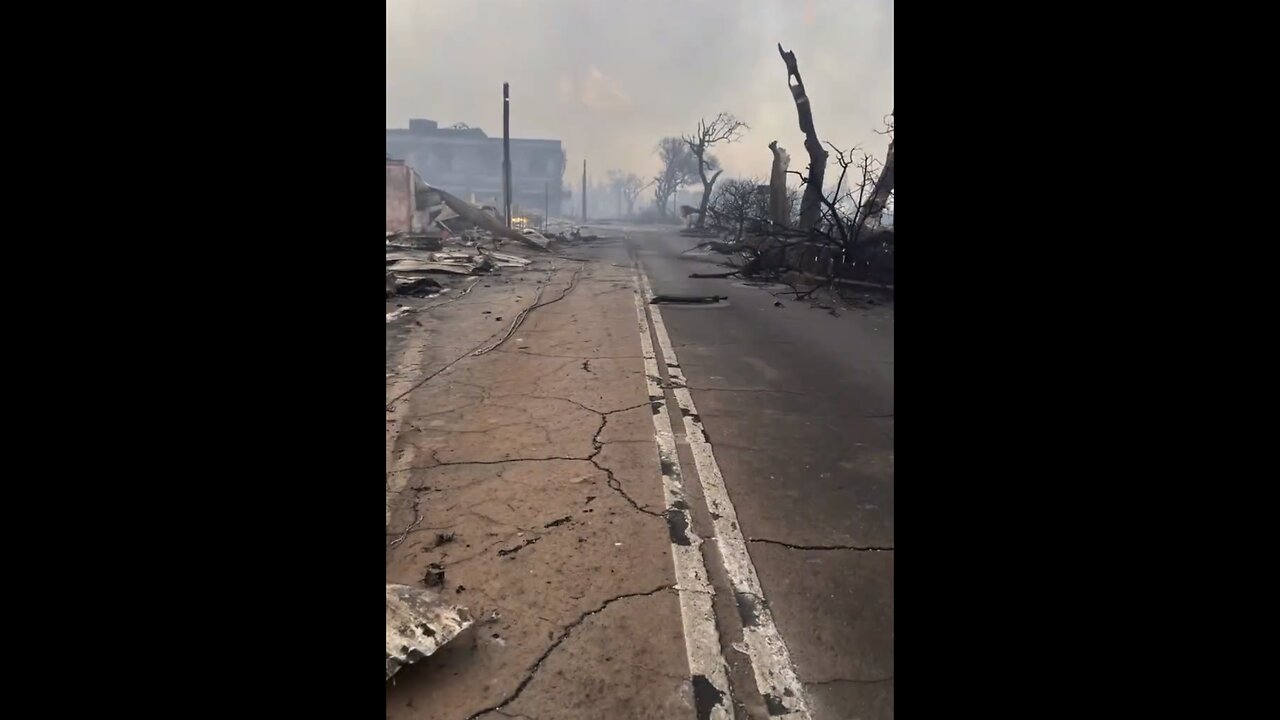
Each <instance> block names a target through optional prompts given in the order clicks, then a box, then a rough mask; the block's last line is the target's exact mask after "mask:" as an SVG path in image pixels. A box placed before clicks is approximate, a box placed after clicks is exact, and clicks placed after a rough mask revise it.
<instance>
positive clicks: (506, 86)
mask: <svg viewBox="0 0 1280 720" xmlns="http://www.w3.org/2000/svg"><path fill="white" fill-rule="evenodd" d="M510 89H511V83H502V209H503V213H502V214H503V216H504V217H505V218H506V219H507V227H508V228H510V227H511V95H510Z"/></svg>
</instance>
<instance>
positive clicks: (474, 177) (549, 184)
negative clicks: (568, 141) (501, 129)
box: [387, 119, 570, 214]
mask: <svg viewBox="0 0 1280 720" xmlns="http://www.w3.org/2000/svg"><path fill="white" fill-rule="evenodd" d="M387 156H388V158H393V159H396V160H399V161H402V163H403V164H404V165H405V166H407V167H408V168H410V169H412V170H414V171H416V172H417V174H418V175H419V176H421V177H422V178H424V179H425V180H426V181H427V182H428V183H430V184H431V185H432V186H433V187H438V188H441V189H443V190H446V191H448V192H450V193H453V194H454V195H457V196H458V197H460V198H463V199H464V200H467V201H469V202H472V203H476V204H480V205H486V204H493V205H495V206H498V207H501V204H502V137H501V136H499V137H489V136H488V135H486V134H485V132H484V131H483V130H481V129H480V128H473V127H466V126H454V127H440V126H439V123H437V122H436V121H434V120H424V119H413V120H410V121H409V127H408V129H403V128H387ZM390 162H391V161H390V160H388V163H390ZM388 168H390V164H388ZM390 172H391V171H390V169H388V177H389V176H390V175H389V174H390ZM564 172H565V154H564V150H563V148H562V147H561V145H560V141H559V140H532V139H523V138H511V185H512V198H511V203H512V206H513V208H515V207H518V208H523V209H527V210H530V211H536V212H537V213H539V214H541V212H542V209H543V205H544V203H546V202H549V203H550V206H551V212H552V213H553V214H557V213H562V212H563V204H564V203H565V202H566V201H567V200H568V199H569V197H570V193H569V190H568V188H565V187H564ZM548 196H549V197H548ZM513 214H514V213H513Z"/></svg>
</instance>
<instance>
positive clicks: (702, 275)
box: [689, 270, 738, 279]
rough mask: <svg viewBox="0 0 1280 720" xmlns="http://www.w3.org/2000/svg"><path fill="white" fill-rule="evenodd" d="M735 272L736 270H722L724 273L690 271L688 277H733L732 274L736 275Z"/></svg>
mask: <svg viewBox="0 0 1280 720" xmlns="http://www.w3.org/2000/svg"><path fill="white" fill-rule="evenodd" d="M737 274H738V271H737V270H734V271H733V272H724V273H692V274H691V275H689V277H691V278H700V279H706V278H727V277H733V276H734V275H737Z"/></svg>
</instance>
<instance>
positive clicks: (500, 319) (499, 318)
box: [494, 317, 502, 322]
mask: <svg viewBox="0 0 1280 720" xmlns="http://www.w3.org/2000/svg"><path fill="white" fill-rule="evenodd" d="M494 320H496V321H498V322H502V318H501V317H496V318H494Z"/></svg>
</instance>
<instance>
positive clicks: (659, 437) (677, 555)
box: [634, 271, 733, 720]
mask: <svg viewBox="0 0 1280 720" xmlns="http://www.w3.org/2000/svg"><path fill="white" fill-rule="evenodd" d="M640 277H641V276H640V275H639V272H638V271H637V278H636V290H635V294H634V297H635V304H636V322H637V323H638V324H639V326H640V349H641V352H642V353H643V355H644V373H645V384H646V385H647V387H648V393H649V402H650V404H651V406H652V408H653V411H654V412H653V436H654V441H655V443H656V444H657V447H658V462H659V463H660V465H661V467H662V495H663V498H664V499H665V501H666V506H667V507H666V516H667V524H668V526H672V527H673V528H679V530H682V531H683V533H682V534H683V539H687V542H677V541H676V535H677V532H678V531H677V529H672V530H671V531H670V532H671V534H672V539H671V562H672V564H673V565H674V566H675V574H676V593H677V596H678V597H679V598H680V619H681V622H682V624H683V626H684V644H685V654H686V657H687V658H688V660H689V674H690V676H691V678H692V681H693V683H694V693H695V701H696V699H697V693H699V692H700V688H699V682H698V680H697V678H698V676H701V677H702V678H704V679H705V681H706V682H708V683H710V684H711V686H712V688H714V691H717V692H719V693H720V694H719V695H718V696H716V695H715V692H711V693H707V695H706V696H705V697H704V699H709V700H712V701H713V704H712V705H711V712H710V715H709V717H710V718H711V719H712V720H731V719H732V718H733V711H732V710H731V709H730V707H729V703H730V698H729V673H728V669H727V666H726V665H725V661H724V656H723V655H722V654H721V652H720V636H719V634H718V633H717V632H716V615H715V610H714V609H713V608H712V606H711V596H712V594H713V593H714V592H715V590H714V589H712V587H711V582H710V581H709V580H708V579H707V568H706V565H704V564H703V561H702V551H701V546H702V538H700V537H698V535H697V534H696V533H695V532H694V531H693V522H692V519H691V518H690V516H689V504H688V501H687V500H686V499H685V495H684V481H683V479H682V477H681V474H680V458H679V456H678V455H677V454H676V440H675V435H674V433H673V432H672V430H671V427H672V426H671V418H670V416H669V415H668V414H667V397H666V395H665V394H664V393H663V391H662V384H661V376H660V375H659V374H658V360H657V356H656V355H655V354H654V352H653V341H652V340H651V339H650V338H649V321H648V318H647V317H646V316H645V307H644V305H643V303H642V302H641V299H640V294H641V289H640V288H641V284H640V282H641V281H640ZM680 526H682V527H680ZM701 692H704V693H706V690H701Z"/></svg>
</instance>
